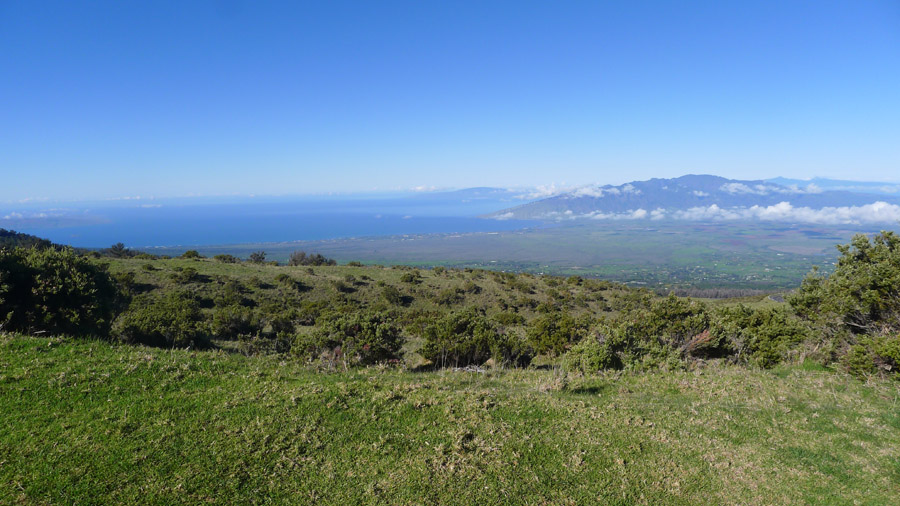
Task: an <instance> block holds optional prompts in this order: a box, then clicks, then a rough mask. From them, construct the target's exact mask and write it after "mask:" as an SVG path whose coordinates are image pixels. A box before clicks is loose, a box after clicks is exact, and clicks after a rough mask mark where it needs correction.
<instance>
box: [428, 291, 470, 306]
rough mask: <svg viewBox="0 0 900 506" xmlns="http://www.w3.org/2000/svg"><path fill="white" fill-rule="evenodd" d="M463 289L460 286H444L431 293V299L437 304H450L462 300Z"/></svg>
mask: <svg viewBox="0 0 900 506" xmlns="http://www.w3.org/2000/svg"><path fill="white" fill-rule="evenodd" d="M462 294H463V291H462V289H460V288H445V289H443V290H441V291H439V292H437V293H435V294H432V296H431V301H432V302H434V303H435V304H437V305H439V306H452V305H453V304H457V303H459V302H462V301H463V296H462Z"/></svg>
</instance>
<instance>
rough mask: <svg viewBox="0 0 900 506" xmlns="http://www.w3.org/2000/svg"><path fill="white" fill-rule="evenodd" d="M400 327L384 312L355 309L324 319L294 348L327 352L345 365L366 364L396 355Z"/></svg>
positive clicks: (303, 351)
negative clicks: (353, 311) (348, 312)
mask: <svg viewBox="0 0 900 506" xmlns="http://www.w3.org/2000/svg"><path fill="white" fill-rule="evenodd" d="M401 346H403V337H402V336H401V335H400V329H399V327H397V326H396V325H395V324H394V322H393V321H392V320H391V319H390V318H389V317H388V316H387V315H386V314H384V313H371V312H363V311H360V312H355V313H351V314H348V315H343V316H340V317H337V318H333V319H328V320H327V321H325V322H324V323H323V324H322V326H321V327H319V328H317V329H316V330H315V331H314V332H313V333H312V334H310V335H309V336H303V337H300V338H298V342H297V343H296V346H295V349H296V350H297V351H299V352H300V353H301V354H304V355H305V356H307V357H309V358H317V357H320V356H322V355H323V354H325V355H331V356H332V357H333V358H334V359H335V360H337V361H339V362H342V363H343V364H344V365H345V366H355V365H370V364H375V363H379V362H385V361H388V360H391V359H396V358H398V355H397V354H398V353H399V352H400V348H401Z"/></svg>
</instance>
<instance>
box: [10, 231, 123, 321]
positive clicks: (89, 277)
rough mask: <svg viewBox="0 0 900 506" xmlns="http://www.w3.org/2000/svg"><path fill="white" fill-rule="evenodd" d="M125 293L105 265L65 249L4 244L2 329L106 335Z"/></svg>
mask: <svg viewBox="0 0 900 506" xmlns="http://www.w3.org/2000/svg"><path fill="white" fill-rule="evenodd" d="M120 301H121V294H120V292H119V290H118V289H117V287H116V283H115V281H114V280H113V279H112V277H111V276H110V275H109V274H108V273H107V271H106V267H105V266H104V265H102V264H97V263H94V262H93V261H91V260H89V259H88V258H86V257H83V256H80V255H78V254H76V253H75V252H74V251H73V250H71V249H69V248H64V249H58V250H57V249H52V248H48V249H35V248H32V249H27V250H26V249H22V248H16V249H11V250H10V249H0V328H2V329H3V330H7V331H19V332H26V333H35V332H42V333H43V332H46V333H49V334H69V335H79V336H87V335H91V336H98V337H106V336H107V335H108V333H109V328H110V324H111V322H112V320H113V318H114V317H115V312H116V309H117V307H118V305H119V303H120Z"/></svg>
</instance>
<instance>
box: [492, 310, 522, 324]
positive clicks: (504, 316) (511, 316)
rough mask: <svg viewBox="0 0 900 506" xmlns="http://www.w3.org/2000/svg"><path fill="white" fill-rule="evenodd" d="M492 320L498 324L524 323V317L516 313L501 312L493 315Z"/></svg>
mask: <svg viewBox="0 0 900 506" xmlns="http://www.w3.org/2000/svg"><path fill="white" fill-rule="evenodd" d="M494 321H496V322H497V323H499V324H500V325H505V326H510V325H522V324H523V323H525V317H524V316H522V315H520V314H518V313H510V312H503V313H497V314H495V315H494Z"/></svg>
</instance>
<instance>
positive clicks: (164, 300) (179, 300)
mask: <svg viewBox="0 0 900 506" xmlns="http://www.w3.org/2000/svg"><path fill="white" fill-rule="evenodd" d="M205 330H206V329H205V325H204V324H203V315H202V314H201V312H200V306H199V304H198V303H197V301H196V300H195V299H194V298H193V297H191V296H190V295H187V294H184V293H181V292H171V293H168V294H166V295H163V296H153V295H141V296H138V297H136V298H135V299H134V300H133V301H132V303H131V305H130V306H129V308H128V310H127V311H126V312H125V313H124V314H123V315H122V316H121V317H120V318H119V320H117V321H116V328H115V333H116V335H117V336H118V337H119V339H121V340H122V341H124V342H127V343H139V344H146V345H148V346H159V347H175V348H184V347H193V348H205V347H208V346H209V344H210V343H209V338H208V336H207V335H206V332H205Z"/></svg>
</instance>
